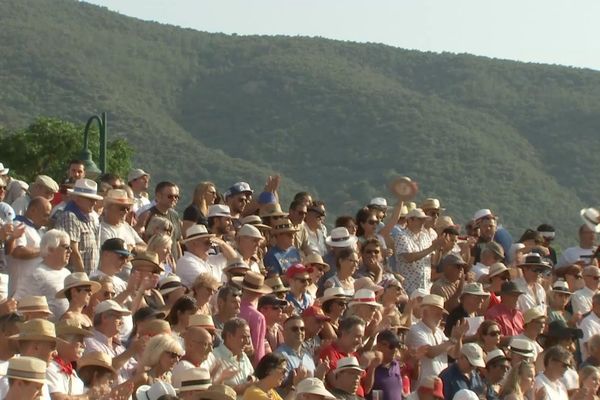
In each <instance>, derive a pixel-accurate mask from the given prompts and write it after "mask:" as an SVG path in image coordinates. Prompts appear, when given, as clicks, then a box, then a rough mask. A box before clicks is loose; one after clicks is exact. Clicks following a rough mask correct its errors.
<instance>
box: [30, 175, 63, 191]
mask: <svg viewBox="0 0 600 400" xmlns="http://www.w3.org/2000/svg"><path fill="white" fill-rule="evenodd" d="M34 183H36V184H38V185H42V186H45V187H47V188H48V189H50V190H52V191H53V192H54V193H58V191H59V190H60V188H59V187H58V183H56V181H55V180H54V179H52V178H50V177H49V176H48V175H38V176H36V178H35V182H34Z"/></svg>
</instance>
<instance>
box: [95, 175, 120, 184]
mask: <svg viewBox="0 0 600 400" xmlns="http://www.w3.org/2000/svg"><path fill="white" fill-rule="evenodd" d="M117 179H121V177H119V175H116V174H111V173H110V172H107V173H105V174H102V175H100V178H99V179H98V181H99V182H104V183H108V184H111V182H112V181H116V180H117Z"/></svg>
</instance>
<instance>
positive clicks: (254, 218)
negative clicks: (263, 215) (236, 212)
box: [240, 215, 271, 230]
mask: <svg viewBox="0 0 600 400" xmlns="http://www.w3.org/2000/svg"><path fill="white" fill-rule="evenodd" d="M240 223H241V224H242V225H252V226H255V227H257V228H258V229H263V230H270V229H271V227H270V226H269V225H265V224H263V223H262V219H260V217H259V216H258V215H248V216H246V217H244V218H242V219H240Z"/></svg>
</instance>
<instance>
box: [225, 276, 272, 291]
mask: <svg viewBox="0 0 600 400" xmlns="http://www.w3.org/2000/svg"><path fill="white" fill-rule="evenodd" d="M232 280H233V281H234V282H235V283H237V284H238V285H240V286H241V287H242V289H245V290H249V291H251V292H256V293H263V294H269V293H273V289H271V288H270V287H269V286H267V285H265V277H264V276H262V275H261V274H259V273H258V272H254V271H248V272H246V274H245V275H244V276H243V277H234V278H232Z"/></svg>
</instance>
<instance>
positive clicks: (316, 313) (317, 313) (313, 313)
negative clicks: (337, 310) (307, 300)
mask: <svg viewBox="0 0 600 400" xmlns="http://www.w3.org/2000/svg"><path fill="white" fill-rule="evenodd" d="M308 317H315V318H316V319H318V320H319V321H330V320H331V318H329V317H328V316H327V315H325V314H323V310H321V308H320V307H317V306H310V307H308V308H307V309H306V310H304V311H303V312H302V318H308Z"/></svg>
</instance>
